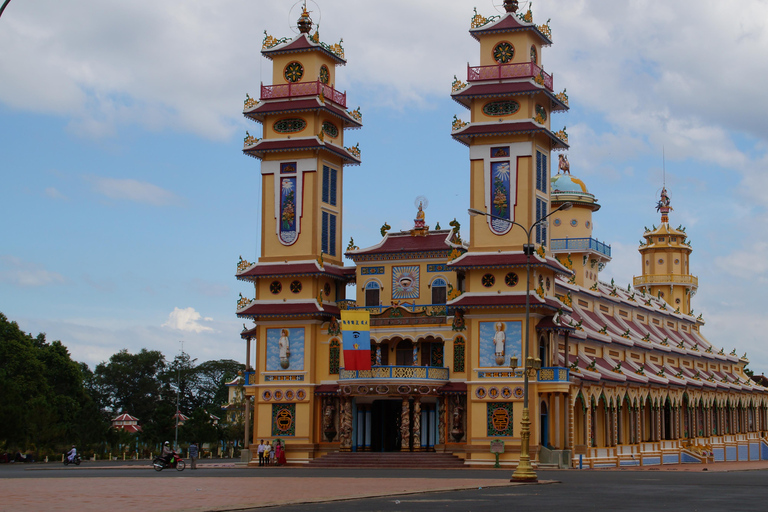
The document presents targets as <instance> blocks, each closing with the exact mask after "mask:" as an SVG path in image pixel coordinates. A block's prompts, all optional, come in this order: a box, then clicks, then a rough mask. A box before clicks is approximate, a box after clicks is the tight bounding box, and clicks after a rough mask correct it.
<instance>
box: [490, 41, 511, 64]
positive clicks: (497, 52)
mask: <svg viewBox="0 0 768 512" xmlns="http://www.w3.org/2000/svg"><path fill="white" fill-rule="evenodd" d="M514 56H515V47H514V46H512V45H511V44H510V43H507V42H502V43H499V44H497V45H496V46H494V47H493V59H494V60H495V61H496V62H498V63H499V64H506V63H507V62H509V61H511V60H512V57H514Z"/></svg>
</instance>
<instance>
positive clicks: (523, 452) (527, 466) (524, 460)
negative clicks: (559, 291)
mask: <svg viewBox="0 0 768 512" xmlns="http://www.w3.org/2000/svg"><path fill="white" fill-rule="evenodd" d="M571 208H573V203H570V202H568V203H563V204H561V205H560V206H559V207H557V208H556V209H554V210H552V211H551V212H549V213H548V214H547V215H545V216H544V217H542V218H540V219H538V220H537V221H536V222H534V223H533V224H531V227H530V228H528V229H526V228H525V226H523V225H522V224H518V223H517V222H514V221H511V220H509V219H505V218H503V217H499V216H497V215H493V214H492V213H488V212H484V211H482V210H478V209H476V208H470V209H469V210H467V211H468V212H469V214H470V215H471V216H472V217H476V216H477V215H483V216H486V217H490V218H492V219H498V220H503V221H505V222H509V223H510V224H514V225H515V226H518V227H519V228H521V229H522V230H523V231H525V236H526V238H527V243H526V244H525V245H523V252H524V253H525V273H526V276H525V347H524V349H523V361H525V370H524V371H523V417H522V419H521V420H520V462H519V463H518V464H517V468H516V469H515V472H514V473H512V479H511V481H513V482H535V481H536V480H538V477H537V476H536V472H535V471H534V470H533V466H531V454H530V451H529V448H530V438H531V419H530V416H529V412H528V372H529V371H530V370H531V369H533V368H534V362H533V358H532V357H529V356H528V344H529V341H530V337H531V334H530V329H529V324H530V320H531V297H530V293H531V255H532V254H533V244H531V233H532V232H533V228H535V227H536V226H537V225H539V224H541V223H542V222H543V221H544V220H546V219H547V217H549V216H550V215H552V214H553V213H555V212H559V211H565V210H570V209H571Z"/></svg>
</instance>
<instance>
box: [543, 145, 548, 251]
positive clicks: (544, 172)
mask: <svg viewBox="0 0 768 512" xmlns="http://www.w3.org/2000/svg"><path fill="white" fill-rule="evenodd" d="M547 169H548V167H547V155H541V191H542V192H545V193H546V191H547V182H548V181H549V175H548V174H549V173H548V172H547ZM544 231H546V228H544ZM545 238H546V237H545Z"/></svg>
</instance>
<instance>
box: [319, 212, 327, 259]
mask: <svg viewBox="0 0 768 512" xmlns="http://www.w3.org/2000/svg"><path fill="white" fill-rule="evenodd" d="M320 250H322V251H323V252H324V253H325V254H328V212H323V234H322V243H321V244H320Z"/></svg>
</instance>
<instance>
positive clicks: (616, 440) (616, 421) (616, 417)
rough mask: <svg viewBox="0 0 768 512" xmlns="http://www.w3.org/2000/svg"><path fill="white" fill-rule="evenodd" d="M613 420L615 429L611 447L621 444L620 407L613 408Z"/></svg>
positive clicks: (612, 431) (612, 433)
mask: <svg viewBox="0 0 768 512" xmlns="http://www.w3.org/2000/svg"><path fill="white" fill-rule="evenodd" d="M611 419H612V421H613V429H612V430H611V446H616V445H617V444H619V406H618V405H614V406H613V407H611Z"/></svg>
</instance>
